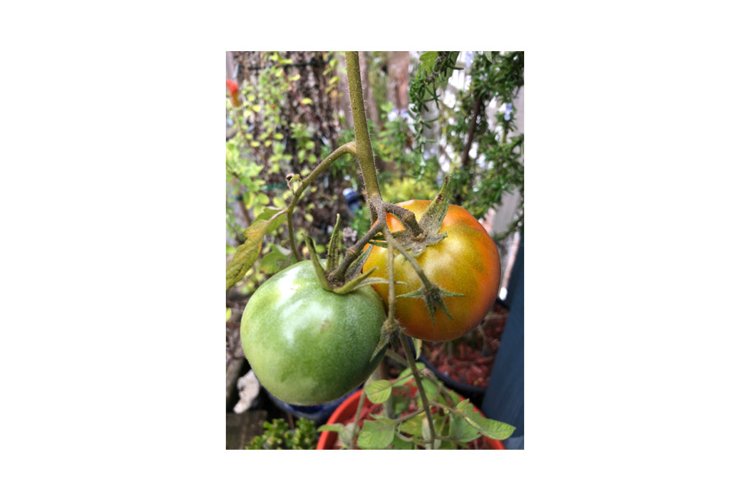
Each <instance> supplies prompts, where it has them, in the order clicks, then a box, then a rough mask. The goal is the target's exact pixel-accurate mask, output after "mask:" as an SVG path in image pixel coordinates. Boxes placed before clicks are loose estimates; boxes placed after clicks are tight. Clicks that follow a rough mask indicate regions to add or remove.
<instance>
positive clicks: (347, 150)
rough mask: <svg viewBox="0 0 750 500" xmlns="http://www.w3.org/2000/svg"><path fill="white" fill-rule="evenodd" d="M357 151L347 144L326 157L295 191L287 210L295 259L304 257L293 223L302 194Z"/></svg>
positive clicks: (349, 143) (290, 240)
mask: <svg viewBox="0 0 750 500" xmlns="http://www.w3.org/2000/svg"><path fill="white" fill-rule="evenodd" d="M354 151H355V143H354V142H347V143H346V144H344V145H343V146H340V147H338V148H337V149H336V150H335V151H334V152H332V153H331V154H329V155H328V156H326V157H325V158H324V159H323V161H321V162H320V163H319V164H318V166H317V167H315V168H314V169H313V171H312V172H310V175H308V176H307V177H305V178H304V179H302V183H301V184H300V186H299V188H297V190H295V191H294V196H293V197H292V201H290V202H289V207H288V208H287V214H286V224H287V230H288V231H289V246H291V247H292V253H294V259H295V260H296V261H297V262H299V261H301V260H302V255H301V254H300V253H299V249H298V248H297V240H296V237H295V235H294V224H293V222H292V214H293V212H294V208H295V207H296V206H297V203H298V202H299V199H300V198H301V197H302V194H303V193H304V192H305V189H307V187H308V186H309V185H310V184H312V182H313V181H314V180H315V179H317V178H318V177H319V176H320V174H322V173H323V172H325V171H326V170H328V169H329V168H330V167H331V165H332V164H333V162H334V161H336V160H338V159H339V158H341V157H342V156H344V155H345V154H350V155H354Z"/></svg>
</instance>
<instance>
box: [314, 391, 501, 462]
mask: <svg viewBox="0 0 750 500" xmlns="http://www.w3.org/2000/svg"><path fill="white" fill-rule="evenodd" d="M360 394H362V390H361V389H360V390H359V391H357V392H355V393H354V394H352V395H351V396H349V397H348V398H346V399H345V400H344V402H343V403H341V405H340V406H339V407H338V408H336V410H335V411H334V412H333V413H332V414H331V417H330V418H329V419H328V422H326V423H327V424H339V423H341V424H343V423H346V422H348V421H350V420H353V419H354V415H355V413H357V404H358V403H359V396H360ZM337 439H338V433H336V432H330V431H323V432H322V433H321V434H320V437H319V438H318V446H317V448H316V449H317V450H333V449H335V448H334V447H335V446H336V440H337ZM481 439H482V442H483V443H484V444H485V446H486V447H487V448H489V449H491V450H504V449H505V446H503V443H502V441H498V440H497V439H490V438H488V437H485V436H482V437H481Z"/></svg>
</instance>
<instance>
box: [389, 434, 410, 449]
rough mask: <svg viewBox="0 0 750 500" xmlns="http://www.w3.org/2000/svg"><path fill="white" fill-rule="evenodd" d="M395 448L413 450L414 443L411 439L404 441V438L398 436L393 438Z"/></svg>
mask: <svg viewBox="0 0 750 500" xmlns="http://www.w3.org/2000/svg"><path fill="white" fill-rule="evenodd" d="M393 449H394V450H413V449H414V445H413V444H412V443H410V442H409V441H404V440H403V439H401V438H399V437H398V436H396V437H395V438H394V439H393Z"/></svg>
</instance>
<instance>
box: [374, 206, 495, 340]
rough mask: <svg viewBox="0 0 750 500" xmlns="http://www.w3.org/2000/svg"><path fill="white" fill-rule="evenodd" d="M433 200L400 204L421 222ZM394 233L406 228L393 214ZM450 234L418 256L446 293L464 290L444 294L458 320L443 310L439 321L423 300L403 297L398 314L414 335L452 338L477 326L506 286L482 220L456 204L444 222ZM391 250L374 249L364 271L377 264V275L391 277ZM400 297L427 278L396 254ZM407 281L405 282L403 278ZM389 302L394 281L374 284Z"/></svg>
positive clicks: (389, 221) (443, 229) (390, 218)
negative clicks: (499, 290)
mask: <svg viewBox="0 0 750 500" xmlns="http://www.w3.org/2000/svg"><path fill="white" fill-rule="evenodd" d="M429 204H430V201H429V200H411V201H405V202H402V203H399V204H398V205H399V206H401V207H404V208H406V209H408V210H411V211H412V212H414V215H416V216H417V220H419V219H420V218H421V216H422V214H424V212H425V211H426V210H427V207H428V206H429ZM386 222H387V224H388V227H389V228H390V229H391V230H392V231H400V230H402V229H404V227H403V225H402V224H401V222H400V221H399V220H398V219H396V218H395V217H394V216H393V215H391V214H388V216H387V221H386ZM440 232H441V233H446V235H447V236H446V237H445V238H444V239H443V240H442V241H440V242H439V243H437V244H435V245H430V246H428V247H427V249H425V251H424V252H423V253H422V254H421V255H419V256H418V257H417V262H418V263H419V265H420V266H421V267H422V270H424V272H425V274H426V275H427V278H428V279H429V280H430V281H432V282H433V283H434V284H436V285H437V286H439V287H440V288H442V289H443V290H445V291H448V292H454V293H460V294H463V296H461V297H443V300H444V301H445V304H446V306H447V308H448V311H450V314H451V316H452V318H450V317H448V315H446V314H445V312H444V311H443V310H441V309H438V310H437V311H436V313H435V318H434V321H433V320H432V319H431V317H430V313H429V311H428V309H427V305H426V304H425V302H424V300H422V299H421V298H407V297H402V298H397V299H396V318H397V319H398V321H399V322H400V323H401V325H402V326H403V327H404V329H405V330H406V333H407V334H409V335H411V336H412V337H416V338H420V339H423V340H430V341H445V340H452V339H455V338H458V337H460V336H461V335H463V334H465V333H467V332H468V331H470V330H471V329H472V328H474V327H475V326H477V325H478V324H479V323H480V322H481V321H482V318H483V317H484V316H485V314H486V313H487V311H488V310H489V309H490V307H491V306H492V304H493V303H494V302H495V298H496V297H497V291H498V288H499V286H500V256H499V254H498V251H497V246H496V245H495V242H494V241H493V240H492V238H490V236H489V235H488V234H487V231H485V230H484V228H483V227H482V225H481V224H479V222H478V221H477V220H476V219H475V218H474V217H472V215H471V214H470V213H469V212H468V211H467V210H466V209H464V208H462V207H459V206H457V205H450V206H449V207H448V212H447V214H446V215H445V219H443V224H442V225H441V226H440ZM387 264H388V249H386V248H381V247H373V249H372V252H371V253H370V256H369V257H368V259H367V261H366V262H365V265H364V268H363V271H368V270H369V269H371V268H373V267H377V270H376V271H375V272H374V273H373V276H375V277H379V278H385V279H388V267H387ZM393 264H394V279H395V281H396V282H397V284H396V295H401V294H405V293H409V292H413V291H415V290H418V289H419V288H420V287H421V286H422V282H421V281H420V279H419V276H417V273H416V272H414V269H413V268H412V267H411V265H410V264H409V262H408V261H407V260H406V259H404V257H403V256H402V255H400V254H398V253H396V255H395V258H394V262H393ZM399 281H401V282H403V283H402V284H399V283H398V282H399ZM374 288H375V290H377V292H378V293H379V294H380V296H381V297H383V300H384V301H385V302H386V303H387V302H388V285H374Z"/></svg>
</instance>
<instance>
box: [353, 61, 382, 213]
mask: <svg viewBox="0 0 750 500" xmlns="http://www.w3.org/2000/svg"><path fill="white" fill-rule="evenodd" d="M346 77H347V79H348V80H349V101H350V104H351V108H352V117H353V119H354V138H355V142H356V144H357V148H356V149H357V152H356V157H357V162H358V163H359V168H360V171H361V172H362V179H363V180H364V182H365V192H366V193H367V201H368V205H369V207H370V222H372V223H373V224H374V223H375V221H376V220H377V219H378V214H377V211H376V209H375V207H374V206H373V203H374V204H375V205H377V204H379V202H380V200H381V196H380V187H379V186H378V174H377V169H376V168H375V157H374V156H373V154H372V145H371V144H370V133H369V132H368V130H367V116H366V115H365V101H364V97H363V94H362V80H361V77H360V74H359V54H358V53H357V52H356V51H355V52H347V53H346Z"/></svg>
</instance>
